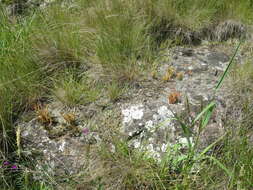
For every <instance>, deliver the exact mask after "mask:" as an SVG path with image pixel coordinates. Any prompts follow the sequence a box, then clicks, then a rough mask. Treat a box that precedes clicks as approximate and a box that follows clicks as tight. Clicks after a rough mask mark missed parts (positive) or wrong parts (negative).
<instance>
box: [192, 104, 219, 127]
mask: <svg viewBox="0 0 253 190" xmlns="http://www.w3.org/2000/svg"><path fill="white" fill-rule="evenodd" d="M214 107H215V102H214V101H213V102H211V103H209V104H208V105H207V106H206V107H205V108H204V109H203V110H202V111H201V112H200V113H199V114H198V115H197V117H196V118H195V119H194V120H193V124H195V123H196V122H197V121H198V120H199V119H200V118H201V117H202V116H203V115H204V114H207V115H206V119H205V120H206V121H205V122H204V123H206V122H208V120H209V119H210V115H211V113H212V111H213V108H214ZM207 116H209V117H207ZM207 119H208V120H207Z"/></svg>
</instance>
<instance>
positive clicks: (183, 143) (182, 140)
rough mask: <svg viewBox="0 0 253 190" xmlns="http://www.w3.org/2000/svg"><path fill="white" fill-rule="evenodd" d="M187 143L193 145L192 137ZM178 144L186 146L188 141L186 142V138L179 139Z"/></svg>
mask: <svg viewBox="0 0 253 190" xmlns="http://www.w3.org/2000/svg"><path fill="white" fill-rule="evenodd" d="M189 141H190V143H191V144H192V145H193V138H192V137H190V138H189ZM178 142H179V144H181V145H182V146H183V147H186V146H188V140H187V138H186V137H182V138H179V140H178Z"/></svg>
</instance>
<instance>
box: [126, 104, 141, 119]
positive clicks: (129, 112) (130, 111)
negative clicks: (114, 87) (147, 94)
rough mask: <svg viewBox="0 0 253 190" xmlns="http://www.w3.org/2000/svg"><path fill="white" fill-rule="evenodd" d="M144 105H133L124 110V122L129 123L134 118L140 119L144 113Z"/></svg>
mask: <svg viewBox="0 0 253 190" xmlns="http://www.w3.org/2000/svg"><path fill="white" fill-rule="evenodd" d="M143 111H144V109H143V105H142V104H140V105H133V106H130V107H129V108H126V109H123V110H122V115H123V123H129V122H131V121H132V120H140V119H142V117H143V115H144V112H143Z"/></svg>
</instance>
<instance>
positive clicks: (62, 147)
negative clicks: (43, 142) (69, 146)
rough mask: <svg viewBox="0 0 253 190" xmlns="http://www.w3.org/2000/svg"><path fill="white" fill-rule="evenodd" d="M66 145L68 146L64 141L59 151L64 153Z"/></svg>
mask: <svg viewBox="0 0 253 190" xmlns="http://www.w3.org/2000/svg"><path fill="white" fill-rule="evenodd" d="M65 145H66V141H63V142H62V143H61V145H60V146H59V150H60V151H61V152H63V151H64V149H65Z"/></svg>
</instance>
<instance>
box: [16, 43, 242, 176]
mask: <svg viewBox="0 0 253 190" xmlns="http://www.w3.org/2000/svg"><path fill="white" fill-rule="evenodd" d="M163 54H164V58H165V59H162V60H160V62H159V65H158V68H157V79H153V78H151V77H150V78H149V77H148V79H147V80H144V81H142V82H140V83H139V84H138V85H136V87H135V88H134V89H132V90H129V92H127V93H126V94H125V95H124V97H125V98H124V97H123V98H122V99H121V100H120V101H118V102H117V103H115V104H111V105H110V106H108V105H109V104H108V105H106V106H105V107H104V106H102V107H103V108H102V107H101V106H99V101H100V100H98V102H97V104H96V103H95V104H91V105H88V106H86V107H84V108H80V107H78V108H75V109H67V108H64V107H63V106H62V105H58V104H54V103H51V104H49V106H48V111H49V114H50V115H51V117H52V118H53V122H52V124H51V126H49V127H45V126H44V125H43V124H41V123H40V122H39V121H38V118H37V119H36V118H35V119H31V120H28V121H26V122H25V121H23V122H19V123H18V125H19V126H20V127H21V131H22V132H21V139H22V146H23V151H24V152H27V153H29V152H30V154H32V153H34V152H37V153H39V154H40V155H41V156H40V157H36V159H37V160H36V161H37V165H38V166H37V167H38V168H45V166H47V167H46V168H47V171H48V172H49V173H51V174H52V175H57V176H63V175H75V174H78V173H79V172H80V171H81V170H82V168H83V167H85V165H86V164H87V161H86V159H85V155H87V154H86V153H87V150H88V149H89V145H91V144H99V143H100V142H101V141H103V140H108V141H110V139H106V134H108V133H110V130H107V128H106V126H107V125H108V126H109V125H112V122H115V123H119V128H120V131H121V134H122V135H123V138H125V137H126V139H127V140H128V142H129V146H130V147H133V148H136V149H140V150H144V151H147V152H149V155H150V156H151V157H154V158H156V159H157V160H158V161H159V160H160V159H161V158H162V157H163V155H164V153H165V152H166V150H168V149H170V148H171V147H173V146H174V145H175V144H180V145H181V147H182V148H187V139H186V134H184V132H183V130H182V128H181V127H180V125H179V122H178V121H176V120H175V114H176V115H177V116H179V117H181V118H182V119H183V121H184V122H186V123H190V122H191V121H192V120H193V119H194V118H195V117H196V115H197V114H198V113H199V112H200V111H201V106H202V107H203V106H205V105H207V104H208V103H209V102H210V101H212V100H215V101H216V109H215V111H214V113H213V115H212V118H211V120H210V123H209V124H208V125H207V127H206V129H205V130H204V131H203V133H202V134H201V136H200V146H199V150H201V149H203V148H205V147H206V146H208V145H209V144H210V143H212V142H214V141H215V140H216V139H217V138H219V137H220V136H221V135H223V134H224V132H225V130H224V129H223V119H224V118H225V116H226V109H227V107H226V102H227V99H228V95H227V93H225V92H226V89H220V90H219V91H217V92H215V91H214V87H215V85H216V84H217V81H218V80H219V79H220V76H221V74H222V72H223V71H224V70H225V68H226V66H227V65H228V62H229V56H228V55H227V54H225V53H223V52H221V51H216V50H214V49H213V48H210V47H209V46H208V45H202V46H200V47H195V48H184V47H176V48H173V49H168V50H165V51H164V52H163ZM238 60H240V59H239V58H238ZM172 68H173V69H172ZM168 70H169V71H170V72H172V70H173V73H172V74H171V77H170V78H169V79H168V80H164V81H162V79H163V76H164V75H166V73H168ZM178 73H181V77H178ZM173 93H177V96H176V97H174V96H172V98H173V97H174V98H176V99H175V100H176V101H172V100H170V96H171V94H173ZM187 99H188V101H186V100H187ZM189 108H190V110H189ZM104 112H108V113H109V114H107V113H106V114H107V116H106V117H104V118H103V117H102V115H103V114H104ZM64 113H74V115H75V120H76V122H75V124H74V126H70V125H69V123H68V122H67V121H66V119H64V117H63V114H64ZM90 113H91V114H90ZM106 114H104V115H106ZM102 118H103V119H102ZM101 120H103V122H102V121H101ZM116 120H117V121H116ZM92 126H96V127H95V128H92ZM116 126H118V124H116ZM190 131H191V132H192V133H191V136H190V141H191V142H192V143H194V141H195V140H196V134H197V132H198V127H197V126H192V128H191V129H190Z"/></svg>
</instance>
